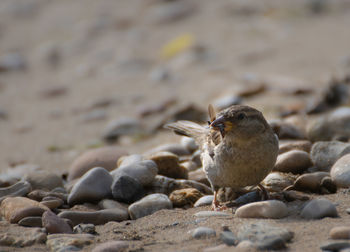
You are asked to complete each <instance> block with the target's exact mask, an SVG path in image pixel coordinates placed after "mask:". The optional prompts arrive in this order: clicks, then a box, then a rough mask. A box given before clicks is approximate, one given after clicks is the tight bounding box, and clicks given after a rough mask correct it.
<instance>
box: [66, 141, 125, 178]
mask: <svg viewBox="0 0 350 252" xmlns="http://www.w3.org/2000/svg"><path fill="white" fill-rule="evenodd" d="M126 154H127V153H126V151H125V150H123V149H121V148H119V147H101V148H97V149H94V150H90V151H87V152H85V153H83V154H82V155H80V156H79V157H77V158H76V159H75V160H74V162H73V163H72V165H71V167H70V169H69V174H68V178H67V180H68V181H71V180H73V179H76V178H79V177H81V176H82V175H84V174H85V173H86V172H87V171H88V170H90V169H92V168H94V167H103V168H105V169H106V170H107V171H111V170H113V169H114V168H115V167H116V163H117V161H118V159H119V158H120V157H121V156H124V155H126Z"/></svg>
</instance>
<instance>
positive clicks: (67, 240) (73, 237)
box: [46, 234, 95, 251]
mask: <svg viewBox="0 0 350 252" xmlns="http://www.w3.org/2000/svg"><path fill="white" fill-rule="evenodd" d="M94 240H95V236H93V235H91V234H51V235H48V236H47V241H46V246H47V247H48V249H49V250H50V251H62V248H68V247H76V248H79V249H82V248H83V247H84V246H86V245H89V244H92V243H93V242H94ZM65 251H67V249H66V250H65Z"/></svg>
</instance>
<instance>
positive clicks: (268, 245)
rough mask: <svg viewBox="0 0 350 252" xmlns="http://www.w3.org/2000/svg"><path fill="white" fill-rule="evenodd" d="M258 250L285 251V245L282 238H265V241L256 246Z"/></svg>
mask: <svg viewBox="0 0 350 252" xmlns="http://www.w3.org/2000/svg"><path fill="white" fill-rule="evenodd" d="M257 248H258V249H259V250H279V249H285V248H286V244H285V242H284V240H283V239H282V238H279V237H271V238H270V237H267V238H266V239H265V240H263V241H261V242H259V244H258V245H257Z"/></svg>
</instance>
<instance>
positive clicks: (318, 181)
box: [290, 172, 336, 193]
mask: <svg viewBox="0 0 350 252" xmlns="http://www.w3.org/2000/svg"><path fill="white" fill-rule="evenodd" d="M327 177H328V178H330V175H329V172H314V173H306V174H303V175H301V176H300V177H298V178H297V179H296V180H295V182H294V185H293V186H292V187H291V188H290V189H291V190H297V191H302V192H311V193H323V192H325V190H324V189H329V190H331V191H332V188H325V187H324V185H325V184H324V183H323V181H324V178H327ZM327 185H328V184H326V186H327ZM335 190H336V188H335ZM332 192H334V191H332Z"/></svg>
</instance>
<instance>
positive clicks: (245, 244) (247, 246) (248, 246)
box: [236, 240, 257, 252]
mask: <svg viewBox="0 0 350 252" xmlns="http://www.w3.org/2000/svg"><path fill="white" fill-rule="evenodd" d="M236 249H237V251H246V252H250V251H252V252H253V251H256V250H257V249H256V246H255V245H254V243H253V242H251V241H249V240H244V241H241V242H240V243H238V245H237V246H236Z"/></svg>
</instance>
